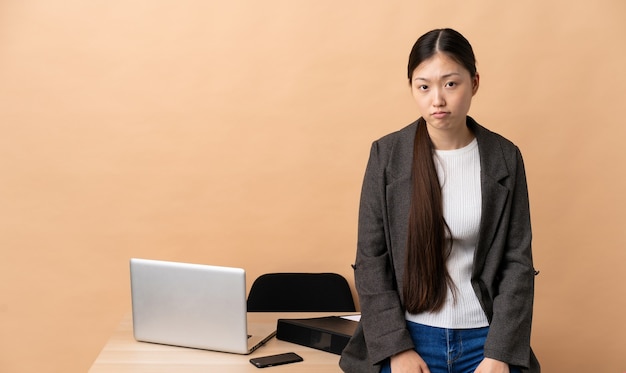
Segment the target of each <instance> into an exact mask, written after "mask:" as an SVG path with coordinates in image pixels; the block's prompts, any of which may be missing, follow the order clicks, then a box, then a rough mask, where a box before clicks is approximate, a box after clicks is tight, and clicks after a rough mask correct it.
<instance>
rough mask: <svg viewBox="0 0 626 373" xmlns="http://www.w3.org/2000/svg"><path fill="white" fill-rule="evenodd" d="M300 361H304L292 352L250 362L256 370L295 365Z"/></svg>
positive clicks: (258, 358) (257, 358)
mask: <svg viewBox="0 0 626 373" xmlns="http://www.w3.org/2000/svg"><path fill="white" fill-rule="evenodd" d="M302 360H304V359H302V357H301V356H300V355H298V354H296V353H294V352H287V353H285V354H278V355H270V356H263V357H255V358H252V359H250V362H251V363H252V364H253V365H254V366H256V367H257V368H265V367H273V366H275V365H283V364H289V363H297V362H299V361H302Z"/></svg>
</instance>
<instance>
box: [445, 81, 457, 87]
mask: <svg viewBox="0 0 626 373" xmlns="http://www.w3.org/2000/svg"><path fill="white" fill-rule="evenodd" d="M456 86H457V84H456V82H447V83H446V87H450V88H453V87H456Z"/></svg>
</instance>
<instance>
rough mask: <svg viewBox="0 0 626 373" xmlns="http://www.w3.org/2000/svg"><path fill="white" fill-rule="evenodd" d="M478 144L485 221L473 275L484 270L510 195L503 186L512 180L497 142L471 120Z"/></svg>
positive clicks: (483, 219)
mask: <svg viewBox="0 0 626 373" xmlns="http://www.w3.org/2000/svg"><path fill="white" fill-rule="evenodd" d="M469 122H473V123H471V128H472V130H473V131H474V134H475V136H476V139H477V141H478V151H479V153H480V166H481V186H482V192H481V193H482V201H483V202H482V207H483V210H482V218H481V223H480V236H479V238H478V244H477V246H476V253H475V261H474V263H475V264H474V273H480V271H481V270H482V268H483V265H484V262H485V258H486V257H487V252H488V251H489V247H491V244H492V242H493V239H494V237H495V234H496V232H497V229H498V225H499V222H500V219H501V217H502V213H503V211H504V206H505V204H506V201H507V197H508V194H509V191H508V189H507V188H506V187H505V186H503V185H502V184H501V183H500V182H501V181H502V180H503V179H505V178H506V177H508V176H509V171H508V169H507V167H506V162H505V160H504V155H503V153H502V148H501V146H500V143H499V142H498V141H497V139H496V138H495V137H494V136H492V134H491V133H490V132H489V131H488V130H486V129H485V128H483V127H481V126H480V125H478V124H477V123H476V122H474V121H473V120H468V123H469Z"/></svg>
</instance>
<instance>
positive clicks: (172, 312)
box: [130, 258, 249, 354]
mask: <svg viewBox="0 0 626 373" xmlns="http://www.w3.org/2000/svg"><path fill="white" fill-rule="evenodd" d="M130 272H131V294H132V309H133V332H134V336H135V339H137V340H138V341H144V342H153V343H161V344H169V345H176V346H184V347H193V348H201V349H207V350H216V351H224V352H234V353H241V354H246V353H249V348H248V341H247V339H248V333H247V312H246V276H245V271H244V270H243V269H241V268H230V267H219V266H210V265H200V264H189V263H177V262H166V261H157V260H147V259H135V258H134V259H131V261H130Z"/></svg>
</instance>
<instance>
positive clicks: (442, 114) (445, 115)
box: [431, 111, 450, 119]
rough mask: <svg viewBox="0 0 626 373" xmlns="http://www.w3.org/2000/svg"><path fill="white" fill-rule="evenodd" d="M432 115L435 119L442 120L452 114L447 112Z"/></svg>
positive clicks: (437, 112)
mask: <svg viewBox="0 0 626 373" xmlns="http://www.w3.org/2000/svg"><path fill="white" fill-rule="evenodd" d="M431 115H432V116H433V118H437V119H442V118H445V117H447V116H448V115H450V113H449V112H447V111H436V112H434V113H432V114H431Z"/></svg>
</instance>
